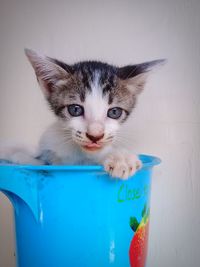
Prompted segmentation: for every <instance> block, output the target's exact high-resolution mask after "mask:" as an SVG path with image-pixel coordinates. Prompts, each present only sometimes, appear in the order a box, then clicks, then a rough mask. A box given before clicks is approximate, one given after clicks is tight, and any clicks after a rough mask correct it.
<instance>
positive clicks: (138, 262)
mask: <svg viewBox="0 0 200 267" xmlns="http://www.w3.org/2000/svg"><path fill="white" fill-rule="evenodd" d="M130 226H131V228H132V229H133V231H134V232H135V235H134V237H133V239H132V241H131V245H130V249H129V257H130V265H131V267H145V262H146V257H147V246H148V234H149V209H148V210H147V208H146V205H145V207H144V209H143V211H142V220H141V222H140V223H138V221H137V219H136V218H135V217H131V218H130Z"/></svg>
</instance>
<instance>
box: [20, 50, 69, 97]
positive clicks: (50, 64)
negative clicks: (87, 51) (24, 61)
mask: <svg viewBox="0 0 200 267" xmlns="http://www.w3.org/2000/svg"><path fill="white" fill-rule="evenodd" d="M24 51H25V54H26V56H27V57H28V59H29V61H30V63H31V65H32V66H33V68H34V70H35V74H36V76H37V79H38V82H39V84H40V86H41V89H42V91H43V93H44V95H45V96H46V97H47V98H48V97H49V95H50V94H51V93H52V91H53V90H55V89H56V88H58V87H59V86H61V85H62V84H64V83H65V82H66V81H67V80H68V79H69V77H70V76H71V73H70V72H67V71H66V70H65V69H63V68H62V67H61V66H59V65H58V63H59V61H57V60H54V59H51V58H48V57H45V56H42V55H39V54H38V53H36V52H35V51H33V50H30V49H25V50H24Z"/></svg>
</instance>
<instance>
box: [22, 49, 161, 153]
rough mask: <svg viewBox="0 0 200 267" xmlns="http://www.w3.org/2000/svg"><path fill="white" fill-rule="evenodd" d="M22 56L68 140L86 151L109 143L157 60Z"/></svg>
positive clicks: (130, 110)
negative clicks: (118, 62) (128, 62)
mask: <svg viewBox="0 0 200 267" xmlns="http://www.w3.org/2000/svg"><path fill="white" fill-rule="evenodd" d="M26 54H27V56H28V58H29V60H30V61H31V64H32V66H33V67H34V69H35V72H36V75H37V78H38V81H39V83H40V86H41V88H42V90H43V92H44V94H45V96H46V98H47V100H48V102H49V104H50V106H51V108H52V110H53V111H54V113H55V114H56V115H57V116H58V118H59V119H60V120H61V121H62V125H63V128H65V129H66V133H67V134H66V135H67V139H72V140H73V141H74V142H75V143H76V144H78V145H79V146H80V147H81V148H82V149H83V150H84V151H86V152H97V151H99V150H102V149H103V148H104V147H106V146H109V145H110V144H112V143H113V142H114V141H115V140H116V139H117V136H118V131H119V129H120V126H121V124H122V123H123V122H124V121H125V120H126V119H127V118H128V116H129V114H130V113H131V112H132V110H133V108H134V106H135V103H136V99H137V96H138V94H139V93H140V92H141V91H142V89H143V87H144V84H145V80H146V73H147V71H148V70H149V69H150V67H152V66H154V65H156V64H158V63H161V62H162V61H153V62H148V63H143V64H139V65H134V66H126V67H123V68H117V67H114V66H111V65H108V64H105V63H101V62H95V61H92V62H81V63H78V64H74V65H71V66H69V65H66V64H64V63H62V62H60V61H57V60H54V59H50V58H46V57H42V56H39V55H38V54H36V53H35V52H33V51H30V50H26Z"/></svg>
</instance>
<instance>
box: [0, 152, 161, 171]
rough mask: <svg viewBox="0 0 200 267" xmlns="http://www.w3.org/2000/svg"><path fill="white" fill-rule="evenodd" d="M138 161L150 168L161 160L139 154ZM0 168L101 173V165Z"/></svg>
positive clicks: (13, 166) (15, 166) (1, 165)
mask: <svg viewBox="0 0 200 267" xmlns="http://www.w3.org/2000/svg"><path fill="white" fill-rule="evenodd" d="M138 157H139V159H140V160H141V161H142V168H141V169H145V168H152V167H153V166H155V165H158V164H160V163H161V159H160V158H158V157H156V156H152V155H145V154H140V155H138ZM1 167H4V168H5V167H6V168H17V169H26V170H35V171H103V170H104V169H103V166H102V165H20V164H18V165H16V164H10V163H2V164H0V168H1Z"/></svg>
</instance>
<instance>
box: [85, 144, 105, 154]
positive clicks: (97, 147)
mask: <svg viewBox="0 0 200 267" xmlns="http://www.w3.org/2000/svg"><path fill="white" fill-rule="evenodd" d="M82 148H83V149H84V150H87V151H91V152H92V151H97V150H100V149H101V148H102V145H100V144H97V143H91V144H88V145H85V146H82Z"/></svg>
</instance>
